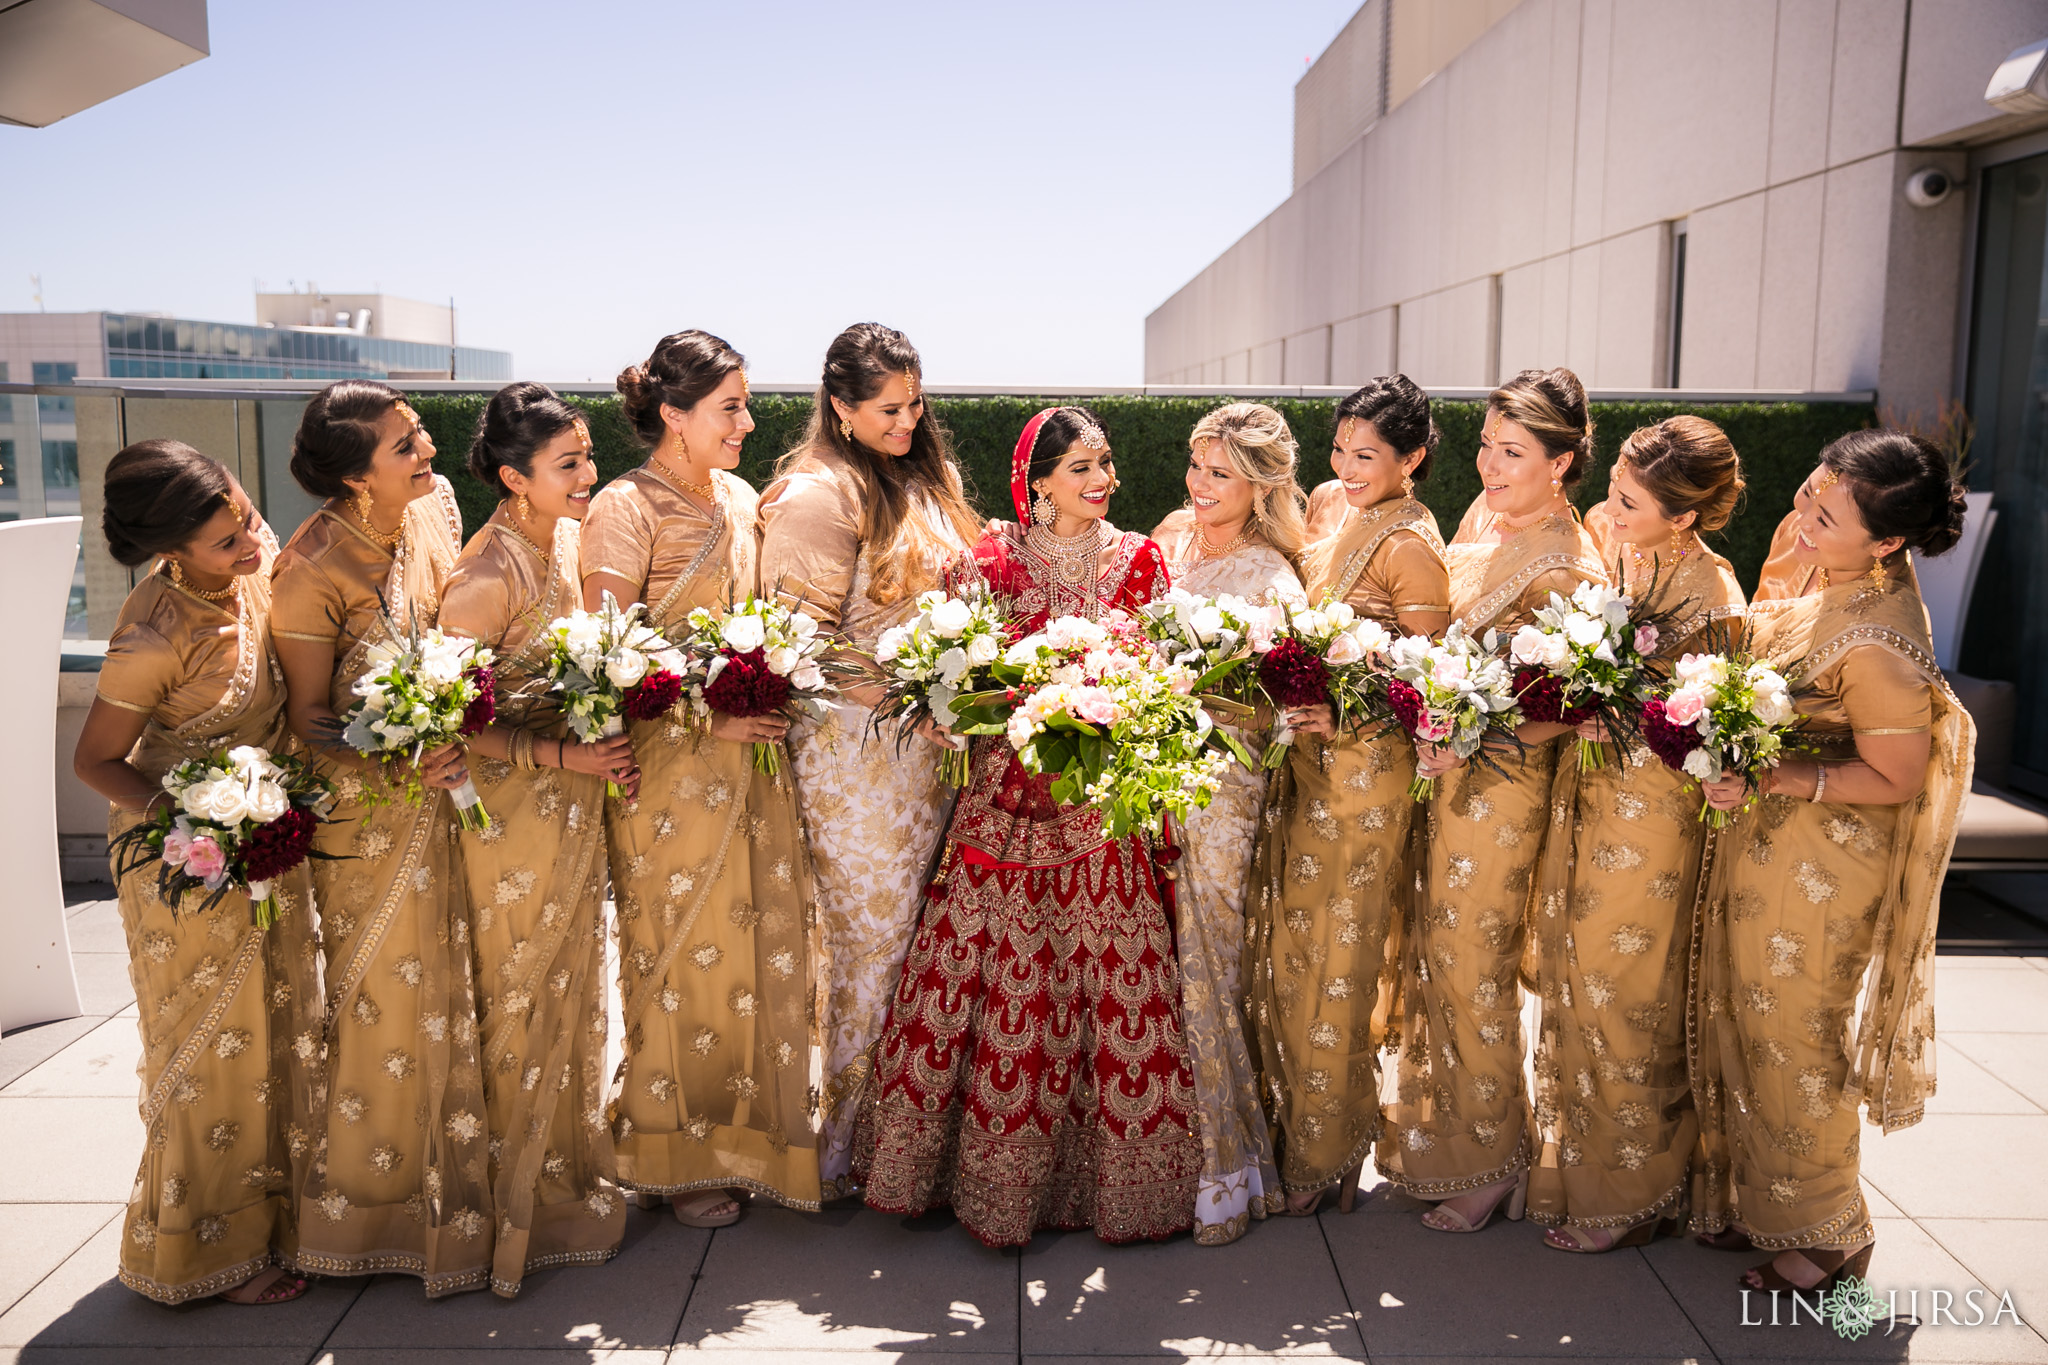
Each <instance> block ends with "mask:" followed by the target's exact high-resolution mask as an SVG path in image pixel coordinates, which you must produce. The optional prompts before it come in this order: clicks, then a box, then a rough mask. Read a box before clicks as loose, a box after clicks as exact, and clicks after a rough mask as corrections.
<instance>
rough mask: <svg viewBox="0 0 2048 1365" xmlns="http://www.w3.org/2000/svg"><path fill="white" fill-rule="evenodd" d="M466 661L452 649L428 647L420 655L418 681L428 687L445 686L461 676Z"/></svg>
mask: <svg viewBox="0 0 2048 1365" xmlns="http://www.w3.org/2000/svg"><path fill="white" fill-rule="evenodd" d="M467 662H468V661H467V660H466V659H464V658H463V656H462V655H460V654H458V653H456V652H455V651H454V650H452V649H429V650H426V651H424V652H423V653H422V654H421V656H420V681H422V682H424V683H426V684H427V685H428V686H430V687H446V686H447V685H448V684H449V683H452V682H454V681H455V680H456V679H457V678H459V677H461V676H462V670H463V667H464V666H465V664H466V663H467Z"/></svg>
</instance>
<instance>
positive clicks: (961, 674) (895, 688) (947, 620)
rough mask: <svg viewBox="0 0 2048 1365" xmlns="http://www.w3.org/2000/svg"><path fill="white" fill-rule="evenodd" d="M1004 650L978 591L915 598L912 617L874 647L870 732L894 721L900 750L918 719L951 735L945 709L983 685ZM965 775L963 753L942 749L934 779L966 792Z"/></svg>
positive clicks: (1000, 628) (991, 608)
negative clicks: (876, 701)
mask: <svg viewBox="0 0 2048 1365" xmlns="http://www.w3.org/2000/svg"><path fill="white" fill-rule="evenodd" d="M1009 643H1010V632H1009V630H1008V628H1007V626H1006V625H1005V623H1004V620H1003V614H1002V612H1001V610H1000V609H998V608H997V606H996V604H995V602H994V600H993V599H992V598H991V597H989V595H988V594H987V593H986V592H985V591H984V592H971V593H969V594H967V595H965V596H959V597H954V596H948V595H947V594H946V593H944V592H940V591H936V590H934V591H931V592H927V593H923V594H920V595H919V597H918V599H917V615H916V617H914V618H913V619H911V620H909V621H906V622H904V623H903V624H902V625H900V626H891V627H889V629H887V630H885V631H883V632H882V636H881V638H880V639H879V640H877V641H876V642H875V653H874V659H875V663H876V665H877V666H878V667H879V668H880V669H881V670H882V671H883V672H884V673H885V674H887V675H888V681H887V682H886V683H884V684H883V687H882V692H883V699H882V703H881V705H879V706H877V707H876V708H875V721H874V724H875V730H876V733H880V731H881V728H882V726H883V725H884V724H885V723H887V722H889V721H894V722H896V744H897V747H898V748H899V749H901V748H902V746H903V745H904V744H905V743H907V742H908V741H909V739H910V736H911V734H912V733H913V732H914V731H915V730H916V729H917V727H918V725H919V724H920V723H921V722H923V721H924V720H926V719H930V720H932V721H933V722H935V723H936V724H938V725H941V726H944V727H946V728H948V729H950V728H952V726H953V725H954V723H955V721H956V719H957V717H955V715H954V714H953V703H954V702H955V701H957V700H958V699H959V698H960V697H962V696H965V695H969V694H972V693H976V692H980V691H982V690H984V689H985V688H986V687H987V686H988V685H989V682H990V678H989V672H988V670H989V666H990V665H992V664H993V663H995V661H996V660H997V659H998V658H1000V657H1001V656H1002V652H1003V650H1004V649H1005V648H1006V647H1007V646H1008V645H1009ZM967 769H968V757H967V750H966V749H964V748H956V749H948V750H947V751H946V752H945V754H944V755H943V756H942V757H941V759H940V760H939V776H940V778H941V779H942V780H943V781H944V782H945V783H946V784H947V785H948V786H952V787H964V786H966V785H967Z"/></svg>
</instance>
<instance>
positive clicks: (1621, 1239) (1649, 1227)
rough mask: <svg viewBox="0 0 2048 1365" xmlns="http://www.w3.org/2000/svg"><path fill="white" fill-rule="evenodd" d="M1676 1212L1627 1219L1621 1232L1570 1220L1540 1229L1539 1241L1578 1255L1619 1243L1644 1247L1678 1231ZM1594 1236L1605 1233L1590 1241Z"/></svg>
mask: <svg viewBox="0 0 2048 1365" xmlns="http://www.w3.org/2000/svg"><path fill="white" fill-rule="evenodd" d="M1678 1225H1679V1220H1678V1215H1677V1214H1675V1213H1674V1214H1662V1213H1653V1214H1651V1215H1650V1216H1649V1217H1648V1218H1645V1219H1644V1220H1643V1221H1642V1222H1640V1223H1631V1224H1629V1226H1628V1227H1627V1228H1626V1229H1624V1230H1623V1231H1622V1233H1621V1235H1619V1236H1616V1235H1615V1234H1613V1233H1611V1232H1608V1230H1607V1229H1606V1228H1582V1227H1577V1226H1575V1225H1573V1224H1571V1223H1565V1224H1563V1225H1562V1226H1559V1227H1554V1228H1545V1229H1544V1230H1543V1245H1545V1246H1547V1247H1550V1248H1552V1249H1553V1250H1556V1251H1572V1252H1577V1253H1578V1254H1580V1255H1582V1256H1598V1255H1599V1254H1601V1253H1602V1252H1606V1251H1618V1250H1620V1249H1621V1248H1622V1247H1646V1246H1648V1245H1649V1244H1650V1243H1651V1242H1653V1241H1655V1240H1656V1239H1657V1238H1659V1237H1676V1236H1677V1235H1678ZM1596 1236H1605V1237H1606V1238H1607V1239H1608V1240H1607V1241H1605V1242H1598V1241H1594V1240H1593V1238H1594V1237H1596Z"/></svg>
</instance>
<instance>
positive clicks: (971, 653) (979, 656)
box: [967, 635, 1002, 668]
mask: <svg viewBox="0 0 2048 1365" xmlns="http://www.w3.org/2000/svg"><path fill="white" fill-rule="evenodd" d="M1001 650H1002V645H1001V644H999V643H998V642H997V640H996V637H995V636H993V635H977V636H975V637H974V638H973V639H972V640H969V641H968V642H967V662H968V663H969V664H971V665H972V666H973V667H975V668H985V667H987V666H988V665H989V664H992V663H994V662H995V661H996V655H997V654H998V653H1000V652H1001Z"/></svg>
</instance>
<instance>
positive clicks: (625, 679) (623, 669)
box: [604, 649, 647, 687]
mask: <svg viewBox="0 0 2048 1365" xmlns="http://www.w3.org/2000/svg"><path fill="white" fill-rule="evenodd" d="M604 675H605V676H606V677H607V678H610V679H611V680H612V685H613V686H614V687H631V686H633V685H634V684H635V683H637V682H639V681H640V680H641V679H642V678H644V677H646V676H647V656H646V655H645V654H642V653H641V652H640V651H639V650H637V649H615V650H613V651H612V652H611V653H610V654H607V655H606V656H605V659H604Z"/></svg>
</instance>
